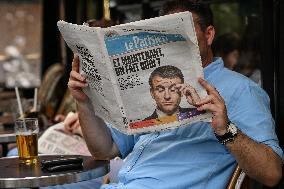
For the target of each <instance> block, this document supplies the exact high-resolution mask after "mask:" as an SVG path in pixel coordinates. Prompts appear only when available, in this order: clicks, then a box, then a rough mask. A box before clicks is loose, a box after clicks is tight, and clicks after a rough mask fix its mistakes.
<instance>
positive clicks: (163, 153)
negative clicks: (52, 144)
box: [68, 0, 283, 189]
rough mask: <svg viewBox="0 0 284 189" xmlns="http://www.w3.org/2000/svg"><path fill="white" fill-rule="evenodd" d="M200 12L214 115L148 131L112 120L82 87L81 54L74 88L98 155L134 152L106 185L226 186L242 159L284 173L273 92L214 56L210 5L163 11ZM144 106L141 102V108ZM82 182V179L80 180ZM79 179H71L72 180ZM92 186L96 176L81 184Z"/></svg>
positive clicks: (247, 165)
mask: <svg viewBox="0 0 284 189" xmlns="http://www.w3.org/2000/svg"><path fill="white" fill-rule="evenodd" d="M182 11H190V12H191V13H192V14H193V20H194V24H195V30H196V34H197V39H198V44H199V49H200V54H201V59H202V66H203V68H204V76H205V79H199V82H200V84H201V85H202V86H203V87H204V88H205V89H206V91H207V93H208V96H207V97H205V98H201V99H200V100H198V101H197V102H195V104H196V106H197V107H198V108H197V109H198V110H199V111H204V110H207V111H210V112H212V113H213V117H212V122H211V123H207V122H196V123H193V124H190V126H185V127H180V128H176V129H173V130H166V131H160V132H152V133H148V134H137V135H126V134H123V133H121V132H119V131H118V130H116V129H113V128H112V127H110V126H109V125H108V124H107V123H105V122H104V120H102V119H101V118H100V117H98V116H97V115H96V112H94V110H93V105H92V104H91V102H90V99H89V98H88V97H87V96H86V95H85V94H84V93H83V92H82V89H83V88H86V87H87V83H86V81H85V78H84V77H83V76H82V75H80V74H79V64H80V62H79V58H78V56H75V58H74V61H73V66H72V71H71V74H70V79H69V83H68V86H69V89H70V91H71V93H72V95H73V97H74V98H75V99H76V100H77V107H78V112H79V118H80V124H81V127H82V131H83V135H84V137H85V140H86V143H87V145H88V147H89V150H90V152H91V153H92V155H93V156H94V157H95V158H96V159H112V158H114V157H116V156H120V157H122V158H125V157H127V159H126V161H125V164H124V165H123V167H122V168H121V170H120V172H119V175H118V178H119V182H118V183H112V184H109V185H104V186H102V188H104V189H110V188H130V189H134V188H135V189H138V188H163V189H165V188H169V189H172V188H194V189H204V188H209V189H211V188H214V189H215V188H217V189H221V188H225V187H226V185H227V183H228V180H229V179H230V177H231V175H232V172H233V170H234V168H235V166H236V165H237V164H239V166H240V167H241V168H242V169H243V170H244V171H245V173H246V174H247V175H248V176H249V177H251V178H253V179H255V180H257V181H259V182H261V183H263V184H265V185H268V186H274V185H276V184H277V183H278V182H279V180H280V178H281V175H282V171H281V165H282V160H283V152H282V150H281V148H280V147H279V145H278V139H277V137H276V134H275V130H274V127H275V126H274V122H273V118H272V116H271V113H270V110H269V99H268V96H267V94H266V93H265V92H264V91H263V90H262V89H261V88H259V87H258V86H257V85H256V84H254V83H253V82H252V81H250V80H249V79H247V78H245V77H243V76H241V75H239V74H237V73H235V72H233V71H230V70H228V69H226V68H224V64H223V60H222V59H221V58H213V54H212V50H211V44H212V41H213V39H214V35H215V30H214V26H213V16H212V12H211V10H210V8H209V7H208V6H207V5H204V4H202V3H196V2H195V1H194V2H193V1H190V0H177V1H174V2H168V3H166V4H165V6H164V7H163V10H162V11H161V13H162V14H163V15H164V14H171V13H176V12H182ZM137 111H139V110H137ZM78 185H79V186H78ZM71 186H72V185H69V187H71ZM73 186H76V187H75V188H86V187H88V186H89V187H90V188H92V182H82V183H78V184H74V185H73Z"/></svg>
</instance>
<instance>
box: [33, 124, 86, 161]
mask: <svg viewBox="0 0 284 189" xmlns="http://www.w3.org/2000/svg"><path fill="white" fill-rule="evenodd" d="M38 151H39V153H42V154H58V155H85V156H91V153H90V152H89V150H88V148H87V145H86V143H85V140H84V139H83V138H82V137H80V136H78V135H71V134H67V133H65V132H64V124H63V122H60V123H58V124H56V125H54V126H52V127H49V128H48V129H47V130H46V131H45V132H44V133H43V134H42V135H41V136H40V137H39V139H38Z"/></svg>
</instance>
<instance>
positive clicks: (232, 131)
mask: <svg viewBox="0 0 284 189" xmlns="http://www.w3.org/2000/svg"><path fill="white" fill-rule="evenodd" d="M226 129H227V132H226V133H225V134H223V135H217V134H216V133H215V136H216V138H217V139H218V141H219V142H220V143H221V144H223V145H226V144H227V143H228V142H232V141H233V140H234V139H235V138H236V136H237V134H238V128H237V127H236V126H235V125H234V124H233V123H232V122H231V121H229V122H228V124H227V127H226Z"/></svg>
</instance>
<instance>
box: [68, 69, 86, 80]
mask: <svg viewBox="0 0 284 189" xmlns="http://www.w3.org/2000/svg"><path fill="white" fill-rule="evenodd" d="M70 79H73V80H79V81H86V78H85V77H84V76H82V75H81V74H79V73H78V72H76V71H71V72H70Z"/></svg>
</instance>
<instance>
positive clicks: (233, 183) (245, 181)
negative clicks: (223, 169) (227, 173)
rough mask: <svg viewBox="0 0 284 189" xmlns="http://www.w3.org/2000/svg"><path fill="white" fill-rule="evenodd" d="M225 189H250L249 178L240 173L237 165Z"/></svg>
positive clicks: (240, 170)
mask: <svg viewBox="0 0 284 189" xmlns="http://www.w3.org/2000/svg"><path fill="white" fill-rule="evenodd" d="M227 189H250V186H249V177H248V176H247V175H246V174H245V172H243V171H242V169H241V168H240V166H239V165H237V167H236V169H235V171H234V172H233V175H232V177H231V179H230V181H229V184H228V186H227Z"/></svg>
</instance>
